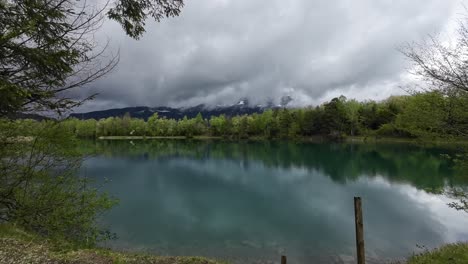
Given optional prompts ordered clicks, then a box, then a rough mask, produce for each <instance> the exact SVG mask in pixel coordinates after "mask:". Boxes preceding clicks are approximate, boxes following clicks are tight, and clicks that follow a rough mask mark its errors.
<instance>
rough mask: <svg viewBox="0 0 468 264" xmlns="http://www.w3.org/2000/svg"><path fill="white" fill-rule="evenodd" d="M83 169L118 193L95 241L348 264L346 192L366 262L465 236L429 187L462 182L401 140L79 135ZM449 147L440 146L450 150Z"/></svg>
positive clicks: (251, 259) (462, 223) (438, 159)
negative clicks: (356, 202)
mask: <svg viewBox="0 0 468 264" xmlns="http://www.w3.org/2000/svg"><path fill="white" fill-rule="evenodd" d="M83 148H87V150H88V151H90V150H91V151H94V152H95V153H96V155H95V156H93V157H91V158H89V159H87V160H86V161H85V163H84V167H83V173H84V174H86V175H88V176H90V177H94V178H96V179H97V181H98V182H104V181H105V179H107V180H109V182H108V183H107V184H106V185H105V187H104V189H105V190H106V191H108V192H109V193H110V194H112V195H113V196H115V197H117V198H118V199H120V204H119V205H118V206H117V207H115V208H114V209H112V211H111V212H110V213H109V214H107V215H106V216H105V218H104V220H103V222H104V225H106V226H107V227H109V228H110V229H111V230H112V231H113V232H115V233H117V235H118V237H119V239H118V240H116V241H112V242H108V243H107V244H106V246H110V247H114V248H117V249H126V250H133V251H144V252H152V253H157V254H161V255H201V256H209V257H215V258H219V259H226V260H229V261H230V262H232V263H278V262H279V259H280V257H279V256H280V255H282V254H284V255H287V256H288V262H289V263H293V264H294V263H297V264H303V263H351V262H353V260H354V254H355V253H354V252H355V240H354V218H353V217H354V216H353V215H354V211H353V210H354V209H353V197H354V196H361V197H362V199H363V210H364V227H365V242H366V254H367V257H368V259H369V261H370V263H372V262H374V263H380V262H382V261H383V260H394V259H401V258H404V257H406V256H409V255H411V254H412V253H413V252H418V251H419V250H420V249H419V248H420V247H421V246H424V247H426V248H433V247H436V246H439V245H441V244H443V243H448V242H455V241H467V240H468V214H466V213H462V212H457V211H455V210H453V209H450V208H449V207H448V206H447V205H446V204H447V203H449V202H451V201H452V200H451V199H450V198H448V197H446V196H444V195H440V194H438V193H440V192H441V191H442V190H443V188H444V187H447V186H468V184H467V180H466V178H465V180H464V177H462V176H463V173H462V172H457V171H456V170H454V169H452V165H451V164H450V162H449V161H447V160H445V159H444V158H442V156H441V154H443V153H447V152H449V150H444V149H438V148H423V147H417V146H409V145H402V144H397V145H395V144H393V145H386V144H377V145H375V144H374V145H372V144H329V143H291V142H245V143H233V142H222V141H213V142H208V141H183V140H179V141H177V140H161V141H133V142H132V141H112V142H106V141H99V142H96V143H95V142H84V143H83ZM450 151H452V150H450Z"/></svg>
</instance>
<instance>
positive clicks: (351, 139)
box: [80, 136, 468, 146]
mask: <svg viewBox="0 0 468 264" xmlns="http://www.w3.org/2000/svg"><path fill="white" fill-rule="evenodd" d="M80 139H82V138H80ZM173 139H177V140H225V141H232V142H244V141H292V142H312V143H321V142H336V143H376V144H378V143H402V144H417V145H435V146H443V145H449V146H453V145H455V144H457V145H462V146H468V139H464V138H457V139H443V138H436V139H421V138H399V137H376V136H347V137H344V138H342V139H338V140H333V139H330V138H327V137H325V136H311V137H298V138H295V139H279V138H275V139H268V138H265V137H249V138H226V137H220V136H194V137H185V136H100V137H98V138H95V140H173Z"/></svg>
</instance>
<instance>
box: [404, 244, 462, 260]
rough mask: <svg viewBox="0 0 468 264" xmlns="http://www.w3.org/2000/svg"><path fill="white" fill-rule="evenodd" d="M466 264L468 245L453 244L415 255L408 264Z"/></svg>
mask: <svg viewBox="0 0 468 264" xmlns="http://www.w3.org/2000/svg"><path fill="white" fill-rule="evenodd" d="M446 263H451V264H466V263H468V244H467V243H465V244H462V243H460V244H451V245H446V246H443V247H440V248H438V249H435V250H433V251H429V252H425V253H423V254H419V255H415V256H413V257H411V258H409V260H408V264H446Z"/></svg>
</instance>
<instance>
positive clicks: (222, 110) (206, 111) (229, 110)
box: [70, 96, 293, 120]
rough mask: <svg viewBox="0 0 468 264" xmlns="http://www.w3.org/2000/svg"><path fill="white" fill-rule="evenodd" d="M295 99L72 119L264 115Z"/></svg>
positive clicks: (137, 110)
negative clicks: (126, 115) (269, 110)
mask: <svg viewBox="0 0 468 264" xmlns="http://www.w3.org/2000/svg"><path fill="white" fill-rule="evenodd" d="M292 101H293V99H292V98H291V97H289V96H284V97H282V98H281V100H280V102H281V103H280V104H277V105H275V104H273V103H272V102H267V103H266V104H258V105H251V104H250V103H249V100H248V99H245V98H244V99H240V100H239V101H238V102H237V103H235V104H231V105H217V106H215V107H211V106H206V105H203V104H201V105H197V106H192V107H181V108H173V107H165V106H160V107H148V106H137V107H124V108H113V109H107V110H102V111H92V112H86V113H73V114H70V117H74V118H78V119H96V120H99V119H101V118H108V117H121V116H124V115H125V114H126V113H128V114H130V116H131V117H135V118H141V119H145V120H148V118H149V117H150V116H152V115H153V114H155V113H157V114H158V116H160V117H165V118H173V119H181V118H184V116H187V117H188V118H193V117H195V116H196V115H197V114H198V113H201V114H202V116H203V117H204V118H210V117H211V116H219V115H226V116H236V115H244V114H253V113H262V112H263V111H265V110H266V109H273V108H281V107H287V106H288V104H289V103H290V102H292Z"/></svg>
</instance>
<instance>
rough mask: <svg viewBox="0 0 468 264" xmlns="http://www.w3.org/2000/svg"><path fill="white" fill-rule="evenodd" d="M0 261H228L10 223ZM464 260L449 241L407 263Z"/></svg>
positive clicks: (3, 229)
mask: <svg viewBox="0 0 468 264" xmlns="http://www.w3.org/2000/svg"><path fill="white" fill-rule="evenodd" d="M0 263H11V264H13V263H15V264H16V263H18V264H22V263H28V264H36V263H37V264H39V263H41V264H42V263H54V264H71V263H73V264H110V263H135V264H140V263H141V264H149V263H151V264H227V263H226V262H222V261H217V260H211V259H207V258H204V257H162V256H154V255H149V254H139V253H125V252H116V251H112V250H108V249H102V248H91V249H79V248H73V247H72V246H70V245H68V244H67V243H63V242H61V243H58V242H57V241H49V240H47V239H44V238H41V237H38V236H35V235H32V234H31V233H28V232H25V231H23V230H21V229H19V228H16V227H13V226H11V225H0ZM445 263H452V264H466V263H468V244H462V243H460V244H450V245H446V246H443V247H441V248H439V249H436V250H433V251H428V252H425V253H422V254H418V255H415V256H412V257H410V258H409V259H408V261H407V264H445Z"/></svg>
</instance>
